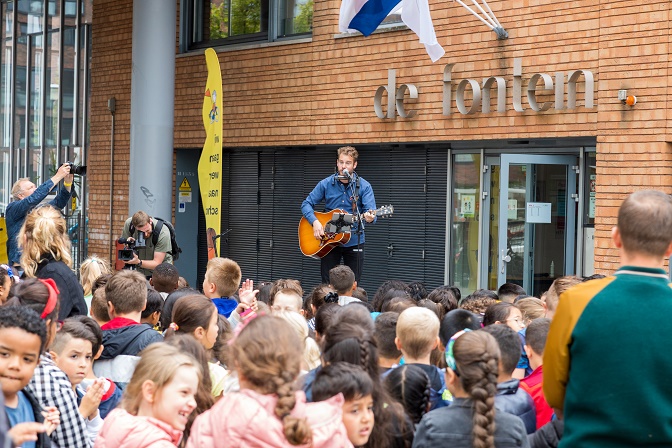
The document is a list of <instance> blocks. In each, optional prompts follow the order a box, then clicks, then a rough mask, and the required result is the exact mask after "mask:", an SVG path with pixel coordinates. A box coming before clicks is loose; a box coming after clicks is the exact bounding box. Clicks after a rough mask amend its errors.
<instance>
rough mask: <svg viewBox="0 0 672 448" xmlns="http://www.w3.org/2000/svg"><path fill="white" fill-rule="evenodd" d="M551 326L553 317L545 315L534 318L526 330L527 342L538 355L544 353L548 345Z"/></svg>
mask: <svg viewBox="0 0 672 448" xmlns="http://www.w3.org/2000/svg"><path fill="white" fill-rule="evenodd" d="M550 328H551V319H547V318H545V317H542V318H539V319H534V320H533V321H532V322H530V325H528V326H527V329H526V330H525V343H526V344H527V345H529V346H530V347H532V350H534V352H535V353H536V354H537V355H540V356H542V355H543V354H544V348H545V347H546V338H547V337H548V331H549V330H550Z"/></svg>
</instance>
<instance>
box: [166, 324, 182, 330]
mask: <svg viewBox="0 0 672 448" xmlns="http://www.w3.org/2000/svg"><path fill="white" fill-rule="evenodd" d="M168 328H170V329H171V330H173V331H177V330H179V329H180V326H179V325H177V324H176V323H175V322H171V323H170V325H168Z"/></svg>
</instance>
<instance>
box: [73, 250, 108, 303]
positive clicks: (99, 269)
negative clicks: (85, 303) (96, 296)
mask: <svg viewBox="0 0 672 448" xmlns="http://www.w3.org/2000/svg"><path fill="white" fill-rule="evenodd" d="M111 273H112V270H111V269H110V263H108V262H107V260H102V259H100V258H98V257H96V256H95V255H94V256H93V257H89V258H87V259H86V260H84V261H83V262H82V265H81V266H80V267H79V278H80V282H81V283H82V288H84V295H85V296H88V295H90V294H92V292H93V283H94V282H95V281H96V279H97V278H98V277H100V276H101V275H105V274H111Z"/></svg>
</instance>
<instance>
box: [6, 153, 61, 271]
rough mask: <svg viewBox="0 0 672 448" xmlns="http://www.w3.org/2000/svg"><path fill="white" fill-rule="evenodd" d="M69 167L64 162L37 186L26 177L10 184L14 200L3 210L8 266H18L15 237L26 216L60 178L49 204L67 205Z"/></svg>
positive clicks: (19, 255)
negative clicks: (59, 185) (61, 183)
mask: <svg viewBox="0 0 672 448" xmlns="http://www.w3.org/2000/svg"><path fill="white" fill-rule="evenodd" d="M71 168H72V164H71V163H69V162H68V163H64V164H63V165H61V167H60V168H59V169H58V171H56V174H54V176H53V177H52V178H51V179H49V180H47V181H46V182H45V183H43V184H42V185H40V186H39V187H37V186H35V184H34V183H32V182H31V181H30V179H29V178H27V177H23V178H21V179H19V180H17V181H16V182H15V183H14V185H13V186H12V198H13V199H14V201H12V202H10V203H9V205H7V209H6V210H5V218H6V220H7V256H8V257H9V265H10V266H19V263H20V260H21V249H19V246H18V243H17V241H16V237H17V235H18V234H19V231H20V230H21V226H23V222H24V221H25V220H26V216H28V213H30V212H31V211H32V210H33V209H34V208H35V207H36V206H37V205H38V204H39V203H40V202H42V201H43V200H44V198H46V197H47V195H48V194H49V192H50V191H51V190H53V189H54V187H55V186H56V185H57V184H58V183H59V182H60V181H61V180H63V188H61V189H60V191H59V192H58V194H57V195H56V198H55V199H54V200H52V201H50V202H49V205H53V206H54V207H56V208H58V209H62V208H63V207H65V206H66V205H68V200H69V199H70V195H71V194H72V191H71V189H72V180H73V177H74V176H73V175H72V174H70V169H71Z"/></svg>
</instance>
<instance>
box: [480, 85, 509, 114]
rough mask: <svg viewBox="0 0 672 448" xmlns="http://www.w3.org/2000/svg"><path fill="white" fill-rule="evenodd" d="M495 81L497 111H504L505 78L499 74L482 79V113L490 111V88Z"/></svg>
mask: <svg viewBox="0 0 672 448" xmlns="http://www.w3.org/2000/svg"><path fill="white" fill-rule="evenodd" d="M493 83H497V112H506V80H504V78H501V77H499V76H491V77H490V78H485V79H484V80H483V105H482V107H481V111H482V112H483V113H488V112H490V89H491V88H492V84H493Z"/></svg>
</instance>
